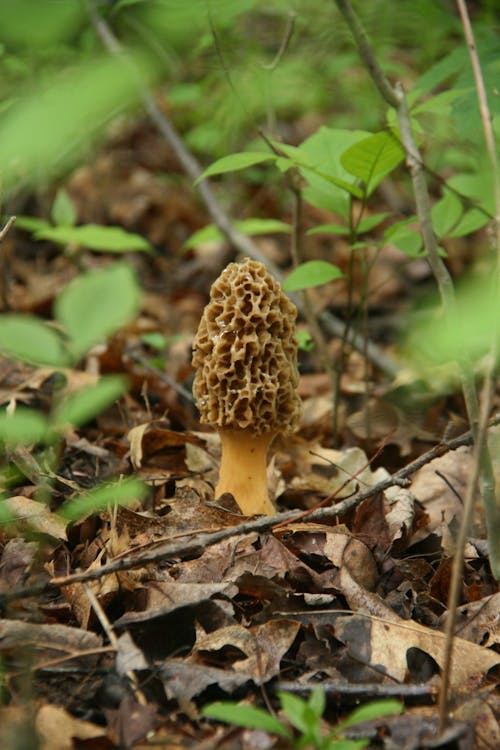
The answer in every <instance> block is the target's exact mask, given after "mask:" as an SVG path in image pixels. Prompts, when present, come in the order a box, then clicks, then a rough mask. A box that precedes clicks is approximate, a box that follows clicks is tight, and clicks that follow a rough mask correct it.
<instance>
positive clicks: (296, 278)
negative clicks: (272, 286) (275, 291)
mask: <svg viewBox="0 0 500 750" xmlns="http://www.w3.org/2000/svg"><path fill="white" fill-rule="evenodd" d="M343 275H344V274H343V273H342V271H341V270H340V268H337V266H334V265H333V263H328V261H326V260H308V261H307V262H306V263H301V264H300V265H299V266H297V268H294V270H293V271H292V272H291V273H290V274H289V275H288V276H287V278H286V280H285V282H284V284H283V289H284V290H285V291H286V292H297V291H299V290H301V289H309V288H311V287H313V286H321V284H327V283H328V282H329V281H334V280H335V279H340V278H342V277H343Z"/></svg>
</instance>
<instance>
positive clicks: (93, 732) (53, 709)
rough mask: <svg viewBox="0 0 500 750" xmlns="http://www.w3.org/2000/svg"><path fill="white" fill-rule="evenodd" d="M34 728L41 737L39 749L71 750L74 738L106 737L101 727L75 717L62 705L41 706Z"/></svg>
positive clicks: (73, 745)
mask: <svg viewBox="0 0 500 750" xmlns="http://www.w3.org/2000/svg"><path fill="white" fill-rule="evenodd" d="M35 728H36V731H37V733H38V735H39V737H40V739H41V744H40V746H39V748H40V750H73V748H74V747H75V744H74V741H75V740H80V741H85V740H95V739H97V738H99V737H102V738H105V737H106V730H105V729H104V728H103V727H100V726H97V724H91V723H90V722H89V721H82V720H81V719H76V718H75V717H74V716H71V714H69V713H68V712H67V711H65V709H64V708H63V707H62V706H53V705H46V706H42V707H41V708H40V709H39V710H38V712H37V715H36V718H35Z"/></svg>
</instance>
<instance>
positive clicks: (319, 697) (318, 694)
mask: <svg viewBox="0 0 500 750" xmlns="http://www.w3.org/2000/svg"><path fill="white" fill-rule="evenodd" d="M309 706H310V707H311V708H312V709H313V711H314V713H315V714H316V716H317V717H318V719H320V718H321V716H323V712H324V710H325V708H326V696H325V691H324V690H323V688H322V687H320V686H319V685H317V686H316V687H314V688H313V689H312V690H311V694H310V696H309Z"/></svg>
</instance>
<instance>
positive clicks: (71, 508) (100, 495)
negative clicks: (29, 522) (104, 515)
mask: <svg viewBox="0 0 500 750" xmlns="http://www.w3.org/2000/svg"><path fill="white" fill-rule="evenodd" d="M147 493H148V488H147V487H146V485H145V484H144V483H143V482H140V481H139V480H138V479H124V480H123V481H121V482H115V483H114V484H107V485H105V486H104V487H97V488H96V489H94V490H91V491H90V492H87V493H85V494H84V495H79V496H78V497H75V498H73V499H72V500H68V501H67V502H66V503H65V504H64V505H63V506H62V507H61V508H60V510H59V514H60V515H61V516H62V518H65V519H66V520H67V521H78V520H79V519H81V518H84V516H87V515H89V514H90V513H97V512H99V511H101V510H105V509H106V508H108V507H111V506H115V505H130V504H131V503H136V502H140V501H141V500H143V499H144V498H145V497H146V495H147Z"/></svg>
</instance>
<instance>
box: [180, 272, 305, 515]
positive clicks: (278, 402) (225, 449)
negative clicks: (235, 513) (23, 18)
mask: <svg viewBox="0 0 500 750" xmlns="http://www.w3.org/2000/svg"><path fill="white" fill-rule="evenodd" d="M296 316H297V309H296V307H295V305H294V304H293V303H292V302H291V301H290V300H289V299H288V297H287V296H286V295H285V294H284V293H283V291H282V289H281V287H280V285H279V284H278V282H277V281H275V280H274V279H272V278H271V276H270V275H269V274H268V273H267V271H266V269H265V267H264V266H263V265H262V263H258V262H256V261H254V260H249V259H248V258H247V259H245V261H244V262H243V263H230V264H229V265H228V266H227V268H226V269H225V270H224V271H223V272H222V273H221V275H220V276H219V278H218V279H217V280H216V281H215V282H214V284H213V285H212V288H211V290H210V302H209V303H208V305H207V306H206V307H205V310H204V312H203V316H202V319H201V322H200V325H199V328H198V332H197V334H196V338H195V341H194V346H193V366H194V367H196V368H198V369H197V372H196V376H195V379H194V384H193V393H194V395H195V397H196V402H197V406H198V409H199V412H200V420H201V422H203V423H207V424H212V425H214V426H216V427H217V428H218V430H219V432H220V437H221V444H222V458H221V465H220V471H219V482H218V485H217V487H216V490H215V496H216V497H220V496H221V495H222V494H224V493H225V492H230V493H231V494H232V495H233V497H234V499H235V500H236V502H237V504H238V506H239V508H240V509H241V511H242V512H243V513H244V514H245V515H253V514H257V513H261V514H264V515H272V514H273V513H274V512H275V508H274V505H273V503H272V502H271V500H270V498H269V492H268V487H267V472H266V462H267V451H268V448H269V446H270V444H271V441H272V440H273V438H274V437H275V436H276V435H277V434H279V433H282V434H285V435H286V434H289V433H291V432H293V431H294V430H295V429H296V428H297V424H298V421H299V419H300V414H301V402H300V398H299V396H298V394H297V393H296V391H295V388H296V387H297V384H298V380H299V376H298V371H297V341H296V339H295V318H296Z"/></svg>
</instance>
